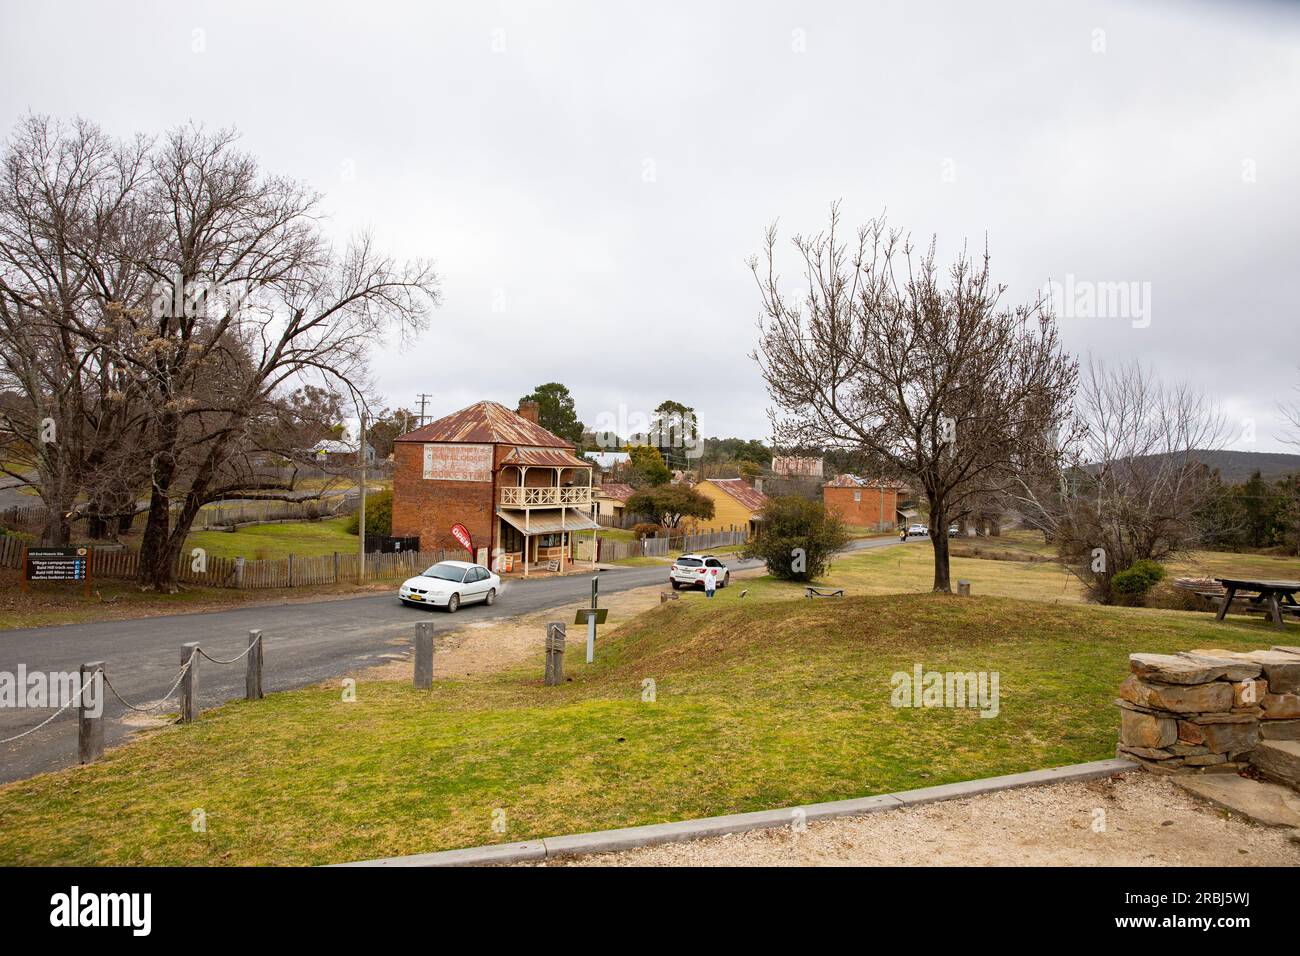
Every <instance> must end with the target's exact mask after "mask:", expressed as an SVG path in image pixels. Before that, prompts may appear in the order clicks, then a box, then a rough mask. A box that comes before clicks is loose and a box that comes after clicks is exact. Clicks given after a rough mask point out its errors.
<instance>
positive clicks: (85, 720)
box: [77, 661, 104, 763]
mask: <svg viewBox="0 0 1300 956" xmlns="http://www.w3.org/2000/svg"><path fill="white" fill-rule="evenodd" d="M103 672H104V662H103V661H90V662H88V663H85V664H82V665H81V697H80V698H79V699H78V702H77V757H78V758H79V759H80V761H81V762H82V763H94V762H95V761H96V760H98V759H99V758H100V757H102V756H103V755H104V679H103V677H102V676H100V675H102V674H103ZM94 680H98V682H99V688H98V690H97V694H98V697H99V699H98V700H97V701H94V705H95V709H96V710H98V711H99V713H98V714H95V715H93V716H92V715H91V713H90V707H89V706H88V701H89V697H90V695H89V692H88V691H87V689H86V685H87V683H88V682H89V681H94Z"/></svg>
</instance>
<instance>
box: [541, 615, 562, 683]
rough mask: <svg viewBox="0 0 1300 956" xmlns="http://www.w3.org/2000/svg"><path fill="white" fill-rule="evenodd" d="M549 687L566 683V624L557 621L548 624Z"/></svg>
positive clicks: (547, 670) (547, 667)
mask: <svg viewBox="0 0 1300 956" xmlns="http://www.w3.org/2000/svg"><path fill="white" fill-rule="evenodd" d="M543 683H545V685H546V686H547V687H554V686H556V685H557V684H563V683H564V624H563V623H562V622H560V621H556V622H554V623H552V624H547V625H546V677H545V679H544V681H543Z"/></svg>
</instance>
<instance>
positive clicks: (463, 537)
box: [451, 524, 474, 561]
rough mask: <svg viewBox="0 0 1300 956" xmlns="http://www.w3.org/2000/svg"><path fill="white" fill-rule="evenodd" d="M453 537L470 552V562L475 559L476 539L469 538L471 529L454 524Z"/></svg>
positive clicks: (452, 527)
mask: <svg viewBox="0 0 1300 956" xmlns="http://www.w3.org/2000/svg"><path fill="white" fill-rule="evenodd" d="M451 536H452V537H453V538H455V539H456V540H457V541H459V542H460V543H461V544H462V545H463V546H464V548H465V550H466V551H468V552H469V557H470V560H471V561H472V560H473V559H474V539H473V538H471V537H470V536H469V529H468V528H466V527H465V526H464V525H463V524H454V525H452V526H451Z"/></svg>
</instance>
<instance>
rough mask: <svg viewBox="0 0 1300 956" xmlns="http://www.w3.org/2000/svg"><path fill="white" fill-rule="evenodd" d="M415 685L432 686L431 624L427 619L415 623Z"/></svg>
mask: <svg viewBox="0 0 1300 956" xmlns="http://www.w3.org/2000/svg"><path fill="white" fill-rule="evenodd" d="M415 686H416V688H418V689H419V690H431V689H432V688H433V626H432V625H431V624H430V623H429V622H428V621H421V622H420V623H418V624H416V625H415Z"/></svg>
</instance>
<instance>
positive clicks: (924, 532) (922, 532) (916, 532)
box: [907, 524, 930, 538]
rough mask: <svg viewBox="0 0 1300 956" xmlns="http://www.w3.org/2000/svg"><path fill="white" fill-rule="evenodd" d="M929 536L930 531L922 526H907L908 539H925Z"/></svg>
mask: <svg viewBox="0 0 1300 956" xmlns="http://www.w3.org/2000/svg"><path fill="white" fill-rule="evenodd" d="M929 534H930V529H929V528H927V527H926V526H925V525H923V524H914V525H909V526H908V528H907V536H908V537H909V538H913V537H921V538H924V537H927V536H928V535H929Z"/></svg>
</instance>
